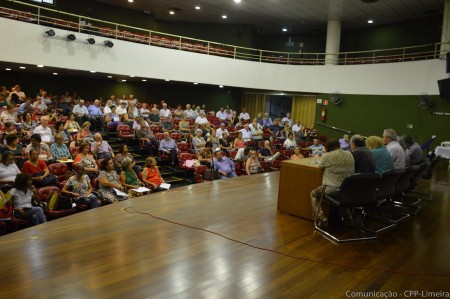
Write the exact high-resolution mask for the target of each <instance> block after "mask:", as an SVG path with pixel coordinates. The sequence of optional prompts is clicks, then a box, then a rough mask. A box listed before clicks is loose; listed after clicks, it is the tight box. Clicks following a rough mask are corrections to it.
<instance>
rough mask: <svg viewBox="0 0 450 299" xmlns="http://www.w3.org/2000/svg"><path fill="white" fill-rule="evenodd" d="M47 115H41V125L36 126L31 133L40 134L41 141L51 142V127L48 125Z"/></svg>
mask: <svg viewBox="0 0 450 299" xmlns="http://www.w3.org/2000/svg"><path fill="white" fill-rule="evenodd" d="M48 121H49V119H48V117H47V116H43V117H41V125H40V126H38V127H36V128H35V129H34V131H33V134H39V135H40V136H41V139H42V142H44V143H47V144H48V143H52V142H53V134H52V129H50V127H49V126H48Z"/></svg>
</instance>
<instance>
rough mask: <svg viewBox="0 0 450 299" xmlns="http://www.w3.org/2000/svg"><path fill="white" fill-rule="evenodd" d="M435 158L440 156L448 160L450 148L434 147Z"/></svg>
mask: <svg viewBox="0 0 450 299" xmlns="http://www.w3.org/2000/svg"><path fill="white" fill-rule="evenodd" d="M434 153H435V154H436V156H441V157H442V158H445V159H450V147H448V146H436V150H435V151H434Z"/></svg>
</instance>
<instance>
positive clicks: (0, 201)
mask: <svg viewBox="0 0 450 299" xmlns="http://www.w3.org/2000/svg"><path fill="white" fill-rule="evenodd" d="M13 211H14V206H13V204H12V202H11V193H10V192H9V191H8V193H6V195H5V197H3V198H0V220H3V221H5V220H11V217H12V215H13Z"/></svg>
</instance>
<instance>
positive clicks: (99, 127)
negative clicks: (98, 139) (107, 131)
mask: <svg viewBox="0 0 450 299" xmlns="http://www.w3.org/2000/svg"><path fill="white" fill-rule="evenodd" d="M88 111H89V115H90V122H91V123H92V124H93V127H94V128H93V129H94V131H103V111H102V107H100V101H99V100H97V99H96V100H95V101H94V103H93V104H92V105H90V106H89V108H88Z"/></svg>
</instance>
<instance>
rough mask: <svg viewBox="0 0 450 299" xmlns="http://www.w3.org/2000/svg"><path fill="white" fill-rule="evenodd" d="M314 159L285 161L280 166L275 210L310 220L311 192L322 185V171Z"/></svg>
mask: <svg viewBox="0 0 450 299" xmlns="http://www.w3.org/2000/svg"><path fill="white" fill-rule="evenodd" d="M313 159H314V158H305V159H300V160H286V161H283V162H282V164H281V171H280V188H279V189H278V205H277V209H278V210H279V211H280V212H282V213H286V214H290V215H294V216H298V217H302V218H305V219H309V220H312V210H311V197H310V196H309V194H310V193H311V190H313V189H315V188H317V187H319V186H320V185H321V184H322V173H323V172H322V170H320V169H319V168H318V167H317V166H316V165H315V164H312V162H313Z"/></svg>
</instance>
